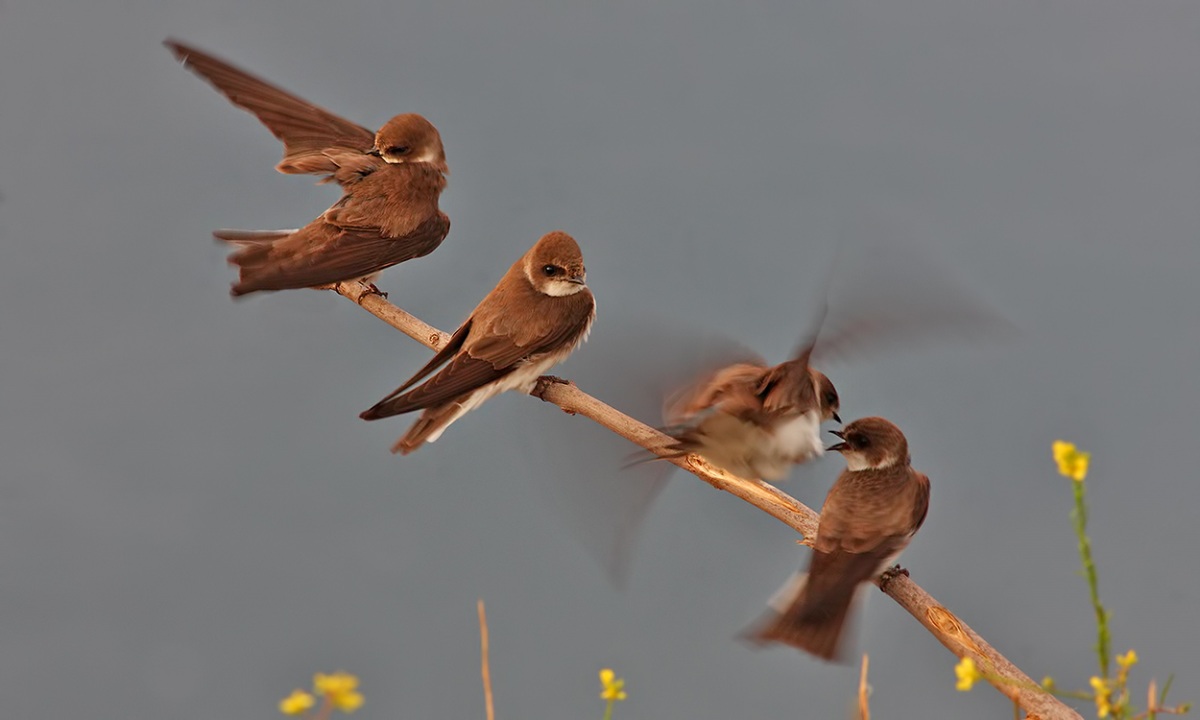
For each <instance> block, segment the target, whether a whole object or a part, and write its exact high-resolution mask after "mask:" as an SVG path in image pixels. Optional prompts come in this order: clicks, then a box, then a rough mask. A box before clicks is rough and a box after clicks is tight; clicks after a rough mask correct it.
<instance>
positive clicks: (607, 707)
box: [604, 699, 617, 720]
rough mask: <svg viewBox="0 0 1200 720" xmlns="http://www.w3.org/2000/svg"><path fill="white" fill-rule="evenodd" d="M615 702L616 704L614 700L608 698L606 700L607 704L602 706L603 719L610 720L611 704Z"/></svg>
mask: <svg viewBox="0 0 1200 720" xmlns="http://www.w3.org/2000/svg"><path fill="white" fill-rule="evenodd" d="M616 704H617V701H616V700H611V699H610V700H609V701H608V704H607V705H605V706H604V720H612V709H613V705H616Z"/></svg>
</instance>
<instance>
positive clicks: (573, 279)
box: [567, 275, 587, 285]
mask: <svg viewBox="0 0 1200 720" xmlns="http://www.w3.org/2000/svg"><path fill="white" fill-rule="evenodd" d="M567 282H573V283H575V284H576V285H587V283H586V282H584V277H583V276H582V275H580V276H578V277H571V278H567Z"/></svg>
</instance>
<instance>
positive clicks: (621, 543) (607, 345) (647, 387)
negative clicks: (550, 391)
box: [520, 309, 754, 587]
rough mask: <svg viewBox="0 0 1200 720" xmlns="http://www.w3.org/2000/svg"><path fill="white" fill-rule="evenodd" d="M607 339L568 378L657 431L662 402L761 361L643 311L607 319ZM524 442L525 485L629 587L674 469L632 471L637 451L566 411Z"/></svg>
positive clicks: (554, 413)
mask: <svg viewBox="0 0 1200 720" xmlns="http://www.w3.org/2000/svg"><path fill="white" fill-rule="evenodd" d="M604 322H605V327H606V328H607V329H606V331H605V332H604V333H601V334H599V335H598V336H596V337H595V338H594V339H592V340H590V341H589V343H588V347H587V352H582V353H577V354H576V355H575V356H573V357H572V358H571V360H570V362H569V367H568V370H569V375H568V376H569V377H570V378H571V379H572V380H574V381H575V382H577V383H578V384H579V386H580V387H581V388H583V389H584V390H586V391H588V392H590V393H592V394H594V395H596V396H598V397H599V398H600V399H602V400H603V401H604V402H606V403H608V404H610V405H612V406H613V407H615V408H617V409H619V410H620V411H621V412H623V413H626V414H628V415H630V416H632V417H634V418H636V419H638V420H641V421H642V422H644V423H646V424H648V425H652V426H653V425H657V424H658V423H659V422H661V418H662V415H663V398H664V397H666V396H668V395H678V394H680V393H681V392H683V391H684V390H685V389H686V388H681V386H686V387H687V388H691V387H693V386H694V385H695V384H696V382H697V381H698V380H699V379H701V378H703V377H705V376H707V375H709V374H711V373H712V372H713V371H714V370H715V369H716V368H719V367H722V366H725V365H729V364H732V363H734V362H736V361H738V360H745V359H747V358H751V359H754V356H753V354H752V353H750V352H748V351H747V350H746V349H745V348H743V347H741V346H739V345H737V344H736V343H734V342H732V341H730V340H729V339H728V338H726V337H723V336H721V335H719V334H716V333H713V332H711V331H707V330H701V329H699V328H695V327H680V326H679V323H678V322H676V321H668V320H666V319H664V318H656V317H653V316H650V315H648V314H647V313H646V312H645V311H644V310H640V309H639V310H638V311H637V312H625V313H624V314H622V311H621V310H620V309H617V310H609V311H606V312H605V321H604ZM529 424H530V426H531V427H530V429H529V431H528V432H523V433H521V434H520V435H521V442H522V443H523V447H525V448H526V451H525V453H524V456H525V457H527V458H528V465H527V467H526V476H527V477H528V478H529V479H530V481H531V482H532V483H533V484H534V485H535V486H536V488H537V493H536V494H537V496H538V497H539V498H542V499H543V501H545V502H547V503H548V504H549V505H550V507H551V508H552V509H553V511H554V513H555V515H556V516H558V517H562V518H563V519H564V524H565V525H566V526H567V528H568V530H569V531H570V533H571V534H572V536H574V537H575V538H576V540H577V541H578V542H579V543H580V545H581V546H582V547H583V548H584V549H585V551H587V553H588V554H589V555H591V556H592V557H593V558H594V559H595V560H596V562H597V563H598V564H599V565H600V566H601V567H602V568H603V570H604V571H605V573H606V574H607V576H608V578H609V580H610V581H611V582H612V583H613V584H614V585H617V586H618V587H622V586H624V584H625V582H626V580H627V579H628V576H629V573H630V571H631V569H632V564H633V557H634V553H635V552H636V550H637V538H638V536H639V534H640V532H641V528H642V526H643V525H644V523H645V520H646V518H647V517H648V516H649V514H650V512H651V510H652V508H653V504H654V501H655V499H656V498H657V497H658V496H659V494H660V493H661V492H662V491H663V489H665V488H666V485H667V480H668V478H669V476H670V474H671V473H672V472H673V471H674V470H675V466H674V465H671V464H669V463H665V462H656V463H641V464H637V465H635V466H633V467H629V468H625V467H624V466H625V465H626V464H627V461H628V459H629V455H630V452H631V451H638V450H639V448H638V446H636V445H633V444H631V443H630V442H629V441H628V440H625V439H624V438H621V437H618V436H616V435H614V434H612V433H611V432H609V431H607V430H605V429H604V428H601V427H599V426H597V425H596V424H595V423H591V422H586V421H583V420H580V419H576V418H566V417H564V416H563V414H562V412H560V411H559V410H558V409H557V408H545V410H544V411H543V412H539V413H534V414H532V417H530V419H529Z"/></svg>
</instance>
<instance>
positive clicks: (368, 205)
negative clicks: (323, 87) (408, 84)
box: [164, 40, 450, 296]
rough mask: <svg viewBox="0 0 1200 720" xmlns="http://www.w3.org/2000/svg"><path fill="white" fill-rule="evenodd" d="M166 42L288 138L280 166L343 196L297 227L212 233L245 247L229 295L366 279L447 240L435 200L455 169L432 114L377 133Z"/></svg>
mask: <svg viewBox="0 0 1200 720" xmlns="http://www.w3.org/2000/svg"><path fill="white" fill-rule="evenodd" d="M164 44H165V45H166V46H167V47H168V48H170V49H171V51H172V52H173V53H175V56H176V57H177V58H179V60H180V61H182V62H183V64H184V66H185V67H187V68H188V69H190V70H192V71H193V72H195V73H196V74H197V75H199V76H200V77H202V78H204V79H205V80H207V81H208V82H210V83H211V84H212V85H213V86H214V87H215V88H216V89H217V90H219V91H220V92H221V93H222V94H224V95H225V97H227V98H229V100H230V102H232V103H233V104H234V105H237V106H238V107H240V108H242V109H244V110H247V111H249V112H251V113H253V114H254V115H255V116H257V117H258V119H259V121H261V122H262V124H263V125H266V127H267V129H268V130H270V131H271V133H272V134H273V135H274V136H275V137H277V138H279V139H280V140H282V141H283V160H282V161H280V163H279V164H278V165H277V166H276V168H275V169H277V170H278V171H279V172H282V173H289V174H311V175H324V176H325V177H324V178H323V179H322V180H321V181H320V182H323V183H324V182H330V181H336V182H337V183H338V184H339V185H341V186H342V190H343V193H344V194H343V195H342V199H341V200H339V201H338V202H337V203H335V204H334V205H333V206H332V207H331V208H329V209H328V210H326V211H325V212H324V213H323V214H322V215H321V216H320V217H318V218H317V219H316V220H313V221H312V222H311V223H309V224H308V225H306V226H304V227H302V228H300V229H298V230H218V231H216V232H214V233H213V235H214V236H216V238H217V239H219V240H222V241H224V242H227V243H230V244H232V245H236V246H239V247H240V249H239V250H238V251H236V252H234V253H233V254H231V255H230V256H229V262H230V264H232V265H237V266H238V268H239V269H240V271H241V275H240V278H239V280H238V282H237V283H235V284H234V285H233V289H232V294H233V295H235V296H236V295H245V294H247V293H252V292H257V291H259V290H284V289H288V288H304V287H321V286H325V285H330V284H333V283H337V282H342V281H345V280H354V279H363V280H364V281H366V282H368V283H369V282H370V280H371V278H372V277H373V276H374V275H375V274H377V273H378V272H380V271H381V270H384V269H385V268H388V267H391V266H392V265H395V264H397V263H401V262H404V261H405V260H410V259H412V258H416V257H422V256H424V255H428V254H429V253H431V252H433V251H434V250H435V249H436V248H437V246H438V245H440V244H441V242H442V240H444V239H445V237H446V233H447V232H449V230H450V219H449V218H448V217H446V215H445V213H443V212H441V211H440V210H439V209H438V197H439V196H440V195H441V193H442V190H443V189H445V187H446V177H445V176H446V175H447V174H448V172H449V171H448V169H447V167H446V155H445V152H444V151H443V149H442V138H441V136H440V135H439V134H438V131H437V128H435V127H434V126H433V125H432V124H431V123H430V122H429V121H428V120H426V119H425V118H423V117H421V116H420V115H415V114H411V113H410V114H405V115H397V116H396V117H394V118H392V119H391V120H388V121H387V123H386V124H384V126H383V127H382V128H380V130H379V132H377V133H374V132H371V131H370V130H368V129H367V128H364V127H362V126H360V125H356V124H355V123H352V122H350V121H349V120H345V119H343V118H341V117H338V116H337V115H334V114H333V113H331V112H329V111H327V110H324V109H322V108H319V107H317V106H316V105H313V104H311V103H309V102H307V101H305V100H302V99H300V98H298V97H296V96H295V95H292V94H290V93H288V92H286V91H284V90H281V89H280V88H278V87H275V86H274V85H271V84H269V83H267V82H266V81H264V80H261V79H259V78H257V77H255V76H253V75H251V74H249V73H247V72H245V71H243V70H240V69H238V68H236V67H234V66H232V65H230V64H228V63H226V62H224V61H222V60H219V59H217V58H215V57H213V56H212V55H209V54H207V53H205V52H202V51H200V50H197V49H195V48H193V47H189V46H187V45H184V44H183V43H180V42H176V41H174V40H167V41H166V42H165V43H164ZM372 287H374V286H372Z"/></svg>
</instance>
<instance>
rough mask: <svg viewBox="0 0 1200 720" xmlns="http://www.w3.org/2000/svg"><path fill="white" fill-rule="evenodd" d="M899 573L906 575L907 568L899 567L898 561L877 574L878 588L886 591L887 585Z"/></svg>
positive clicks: (899, 574)
mask: <svg viewBox="0 0 1200 720" xmlns="http://www.w3.org/2000/svg"><path fill="white" fill-rule="evenodd" d="M901 575H903V576H904V577H908V568H903V567H900V565H899V563H897V564H896V565H895V566H893V567H890V568H888V569H887V570H884V571H883V574H881V575H880V576H879V589H880V590H882V591H883V592H887V588H888V585H889V584H891V582H892V581H893V580H895V579H896V578H897V577H899V576H901Z"/></svg>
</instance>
